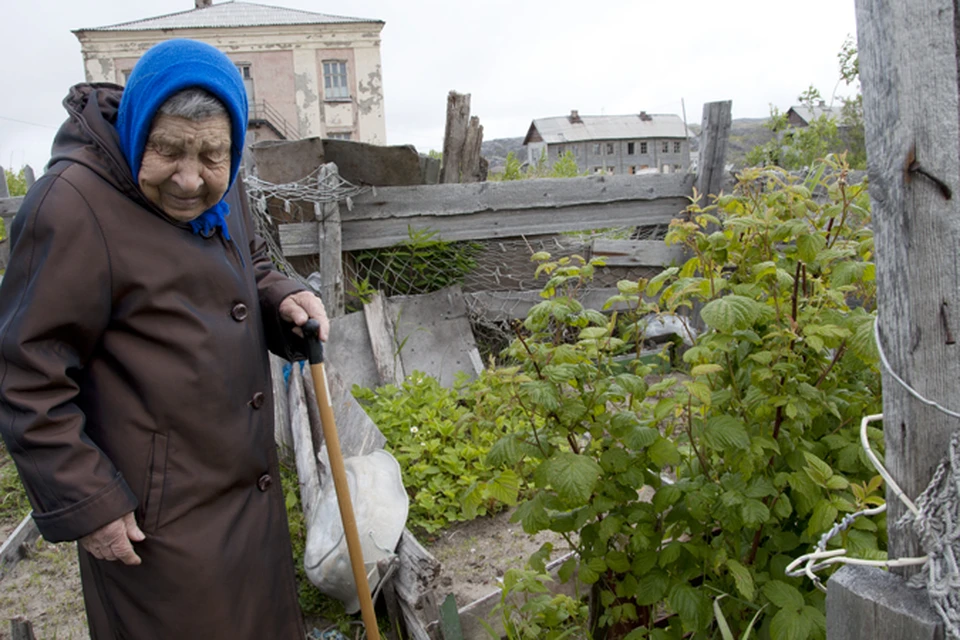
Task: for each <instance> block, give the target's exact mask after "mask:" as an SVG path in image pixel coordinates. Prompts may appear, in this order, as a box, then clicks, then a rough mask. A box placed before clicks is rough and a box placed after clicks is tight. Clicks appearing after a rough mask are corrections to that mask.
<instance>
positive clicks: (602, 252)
mask: <svg viewBox="0 0 960 640" xmlns="http://www.w3.org/2000/svg"><path fill="white" fill-rule="evenodd" d="M593 255H594V257H602V258H605V259H606V261H607V266H608V267H669V266H670V265H672V264H676V265H681V264H683V260H684V252H683V248H682V247H679V246H672V247H668V246H667V245H666V244H665V243H664V242H663V240H602V239H597V240H594V241H593Z"/></svg>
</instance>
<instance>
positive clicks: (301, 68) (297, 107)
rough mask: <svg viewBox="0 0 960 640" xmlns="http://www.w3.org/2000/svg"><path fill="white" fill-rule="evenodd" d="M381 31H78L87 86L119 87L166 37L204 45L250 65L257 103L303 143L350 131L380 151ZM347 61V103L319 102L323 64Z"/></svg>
mask: <svg viewBox="0 0 960 640" xmlns="http://www.w3.org/2000/svg"><path fill="white" fill-rule="evenodd" d="M382 28H383V25H382V24H371V23H360V24H333V25H289V26H274V27H249V28H244V29H219V30H218V29H178V30H175V31H169V30H168V31H159V30H152V31H126V32H124V31H77V32H75V34H76V36H77V39H78V40H79V41H80V45H81V51H82V54H83V57H84V69H85V72H86V77H87V80H88V81H90V82H118V83H122V82H123V78H122V77H120V76H121V74H120V71H122V70H124V69H130V68H132V67H133V65H134V63H135V61H136V60H137V59H139V57H140V56H141V55H143V53H144V52H145V51H146V50H147V49H149V48H150V47H151V46H153V45H154V44H156V43H158V42H162V41H164V40H168V39H170V38H172V37H177V38H191V39H194V40H201V41H203V42H208V43H210V44H212V45H214V46H215V47H217V48H218V49H220V50H221V51H223V52H224V53H226V54H227V55H228V56H229V57H230V58H231V59H232V60H233V61H234V62H246V63H249V64H250V65H251V75H252V77H253V84H254V93H255V99H256V100H257V101H260V100H265V101H267V102H268V103H270V105H271V106H272V107H273V108H274V109H276V110H277V111H278V112H279V113H280V114H281V115H282V116H283V118H284V119H286V120H287V122H288V123H289V124H290V125H292V127H293V128H294V129H299V132H300V135H301V136H302V137H309V136H320V135H325V134H327V133H328V131H332V132H342V131H350V132H351V133H352V134H353V136H352V139H354V140H360V141H362V142H370V143H374V144H386V126H385V123H384V117H383V114H384V104H383V103H384V98H383V83H382V77H381V65H380V29H382ZM334 59H336V60H346V61H347V74H348V82H349V85H350V99H349V100H337V101H329V102H325V101H324V100H323V66H322V61H323V60H334Z"/></svg>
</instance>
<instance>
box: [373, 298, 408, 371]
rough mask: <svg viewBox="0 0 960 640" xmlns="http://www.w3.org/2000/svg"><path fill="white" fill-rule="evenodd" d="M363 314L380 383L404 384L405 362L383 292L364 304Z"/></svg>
mask: <svg viewBox="0 0 960 640" xmlns="http://www.w3.org/2000/svg"><path fill="white" fill-rule="evenodd" d="M363 315H364V317H365V318H366V320H367V332H368V333H369V335H370V346H371V347H372V351H373V360H374V362H375V363H376V365H377V373H378V374H379V376H380V384H382V385H383V384H395V385H397V386H400V385H401V384H403V378H404V372H403V364H402V363H401V361H400V357H399V354H398V353H397V347H396V342H395V339H394V333H393V329H394V327H393V320H392V319H391V317H390V315H389V314H388V313H387V312H386V301H385V300H384V297H383V294H382V293H379V292H378V293H377V295H376V296H375V297H374V298H373V300H371V301H370V302H368V303H367V304H365V305H363Z"/></svg>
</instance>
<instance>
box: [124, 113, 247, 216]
mask: <svg viewBox="0 0 960 640" xmlns="http://www.w3.org/2000/svg"><path fill="white" fill-rule="evenodd" d="M137 182H138V184H139V185H140V189H141V190H142V191H143V193H144V195H145V196H147V199H148V200H150V202H152V203H154V204H155V205H157V206H158V207H160V208H161V209H162V210H163V211H164V213H166V214H167V215H168V216H170V217H171V218H174V219H175V220H179V221H181V222H188V221H190V220H193V219H194V218H196V217H197V216H199V215H200V214H202V213H203V212H204V211H206V210H207V209H209V208H210V207H212V206H214V205H215V204H217V203H218V202H220V200H221V198H223V195H224V194H225V193H226V192H227V186H228V185H229V183H230V119H229V118H228V117H227V116H224V115H220V116H213V117H210V118H206V119H204V120H198V121H194V120H188V119H186V118H180V117H178V116H167V115H162V114H161V115H158V116H157V117H156V119H155V120H154V122H153V128H152V129H151V130H150V135H149V136H148V137H147V146H146V148H145V149H144V151H143V159H142V160H141V162H140V175H139V176H138V177H137Z"/></svg>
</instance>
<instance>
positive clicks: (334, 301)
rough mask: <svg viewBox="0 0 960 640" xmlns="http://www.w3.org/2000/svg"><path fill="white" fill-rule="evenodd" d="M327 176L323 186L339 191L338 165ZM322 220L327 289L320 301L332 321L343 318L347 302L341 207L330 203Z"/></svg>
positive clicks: (322, 263)
mask: <svg viewBox="0 0 960 640" xmlns="http://www.w3.org/2000/svg"><path fill="white" fill-rule="evenodd" d="M326 169H327V174H326V177H324V178H323V181H322V182H323V183H324V184H326V185H327V186H328V187H329V188H331V189H333V188H336V187H337V185H338V184H339V183H340V178H339V176H338V174H337V165H335V164H328V165H326ZM320 214H321V215H320V220H318V223H319V224H318V226H317V232H318V233H317V243H318V247H319V252H318V253H319V254H320V278H321V280H322V281H323V285H322V286H321V289H320V297H321V298H322V299H323V304H324V306H325V307H326V309H327V315H329V316H330V317H337V316H342V315H343V312H344V298H343V258H342V248H341V244H342V242H341V225H340V203H338V202H337V201H333V202H327V203H325V204H323V205H321V207H320Z"/></svg>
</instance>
